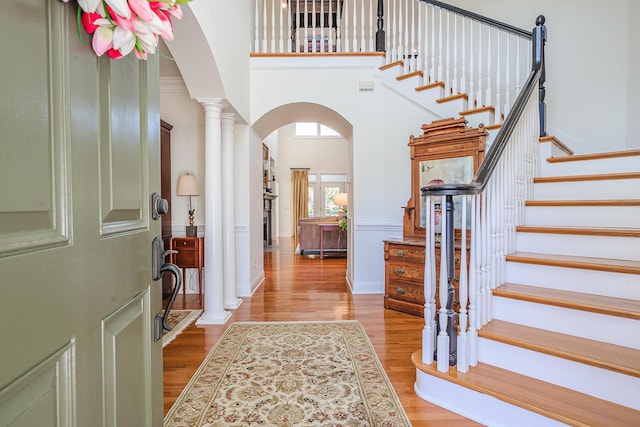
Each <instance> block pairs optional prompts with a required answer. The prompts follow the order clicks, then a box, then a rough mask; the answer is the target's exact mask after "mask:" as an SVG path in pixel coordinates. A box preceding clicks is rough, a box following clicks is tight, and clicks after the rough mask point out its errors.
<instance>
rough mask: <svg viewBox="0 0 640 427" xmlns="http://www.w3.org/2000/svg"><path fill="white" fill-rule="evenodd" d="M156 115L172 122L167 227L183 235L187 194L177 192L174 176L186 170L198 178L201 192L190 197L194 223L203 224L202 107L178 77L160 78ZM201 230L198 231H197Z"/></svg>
mask: <svg viewBox="0 0 640 427" xmlns="http://www.w3.org/2000/svg"><path fill="white" fill-rule="evenodd" d="M160 118H161V119H162V120H164V121H165V122H167V123H169V124H170V125H173V129H172V130H171V200H170V201H169V202H170V205H171V222H172V224H171V228H172V230H173V234H174V235H176V236H184V235H185V231H186V230H185V226H187V225H188V224H189V214H188V213H187V210H188V203H189V198H188V197H182V196H177V195H176V191H177V187H178V177H179V176H180V175H184V174H185V173H187V172H189V173H191V174H192V175H194V176H195V177H196V178H197V179H198V183H199V184H200V194H201V196H198V197H192V198H191V204H192V206H193V207H194V208H195V210H196V211H195V215H194V217H195V219H194V224H195V225H197V226H200V227H202V226H203V225H204V206H205V203H204V187H203V185H204V173H205V170H204V145H203V141H204V109H203V108H202V106H201V105H200V104H199V103H198V102H196V101H194V100H193V99H191V97H190V96H189V94H188V93H187V88H186V86H185V85H184V83H183V82H182V79H181V78H162V79H161V83H160ZM199 234H201V233H199Z"/></svg>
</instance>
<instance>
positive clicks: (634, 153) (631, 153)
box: [547, 150, 640, 163]
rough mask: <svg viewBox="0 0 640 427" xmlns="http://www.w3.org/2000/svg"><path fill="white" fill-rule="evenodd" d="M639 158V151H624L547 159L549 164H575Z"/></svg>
mask: <svg viewBox="0 0 640 427" xmlns="http://www.w3.org/2000/svg"><path fill="white" fill-rule="evenodd" d="M633 156H640V150H625V151H611V152H608V153H594V154H578V155H573V156H567V157H551V158H549V159H547V162H549V163H561V162H577V161H580V160H601V159H613V158H617V157H633Z"/></svg>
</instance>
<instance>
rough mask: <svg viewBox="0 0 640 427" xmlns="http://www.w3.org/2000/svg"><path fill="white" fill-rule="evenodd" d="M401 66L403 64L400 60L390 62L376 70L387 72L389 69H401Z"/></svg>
mask: <svg viewBox="0 0 640 427" xmlns="http://www.w3.org/2000/svg"><path fill="white" fill-rule="evenodd" d="M403 65H404V62H402V60H400V61H395V62H390V63H388V64H385V65H383V66H381V67H378V70H380V71H385V70H389V69H391V68H393V67H401V66H403Z"/></svg>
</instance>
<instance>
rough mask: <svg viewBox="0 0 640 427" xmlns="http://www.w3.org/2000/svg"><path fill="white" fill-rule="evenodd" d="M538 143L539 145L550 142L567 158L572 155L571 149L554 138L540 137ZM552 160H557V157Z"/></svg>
mask: <svg viewBox="0 0 640 427" xmlns="http://www.w3.org/2000/svg"><path fill="white" fill-rule="evenodd" d="M538 141H539V142H540V143H543V142H550V143H552V144H553V145H555V146H556V147H558V148H559V149H560V150H562V151H564V152H565V153H566V154H567V155H568V156H572V155H573V150H572V149H571V148H569V147H567V146H566V145H565V144H564V143H563V142H562V141H560V140H559V139H558V138H556V137H555V136H541V137H540V138H538ZM554 158H557V157H554Z"/></svg>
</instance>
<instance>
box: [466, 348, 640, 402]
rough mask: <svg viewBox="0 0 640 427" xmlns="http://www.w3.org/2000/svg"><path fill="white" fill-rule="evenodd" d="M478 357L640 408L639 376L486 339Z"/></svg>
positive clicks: (503, 367) (553, 382)
mask: <svg viewBox="0 0 640 427" xmlns="http://www.w3.org/2000/svg"><path fill="white" fill-rule="evenodd" d="M478 360H479V361H480V362H483V363H487V364H490V365H494V366H499V367H500V368H502V369H507V370H510V371H513V372H517V373H519V374H522V375H526V376H529V377H533V378H538V379H540V380H542V381H546V382H549V383H552V384H556V385H559V386H561V387H566V388H569V389H572V390H577V391H579V392H581V393H585V394H588V395H591V396H594V397H597V398H599V399H604V400H608V401H611V402H614V403H617V404H619V405H623V406H627V407H630V408H634V409H640V399H638V394H637V391H638V390H640V378H637V377H632V376H628V375H623V374H620V373H617V372H613V371H608V370H605V369H601V368H596V367H593V366H590V365H584V364H581V363H577V362H573V361H570V360H567V359H562V358H559V357H554V356H549V355H547V354H543V353H538V352H535V351H531V350H527V349H524V348H520V347H516V346H511V345H508V344H504V343H500V342H497V341H493V340H488V339H484V338H480V339H479V352H478Z"/></svg>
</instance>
